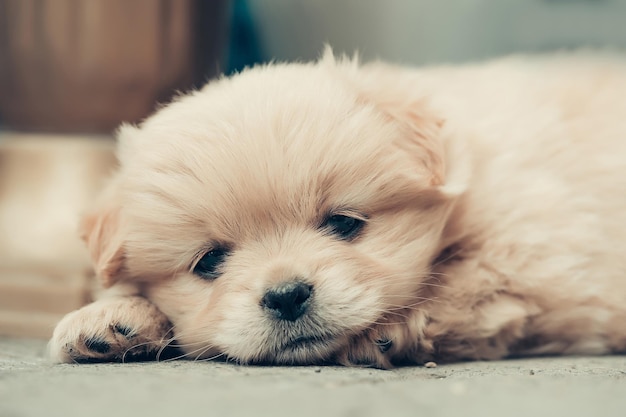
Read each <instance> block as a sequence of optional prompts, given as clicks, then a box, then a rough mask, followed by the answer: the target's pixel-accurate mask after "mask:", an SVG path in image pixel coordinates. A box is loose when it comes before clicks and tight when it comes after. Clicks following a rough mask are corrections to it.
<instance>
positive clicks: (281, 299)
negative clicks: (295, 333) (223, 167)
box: [261, 281, 313, 321]
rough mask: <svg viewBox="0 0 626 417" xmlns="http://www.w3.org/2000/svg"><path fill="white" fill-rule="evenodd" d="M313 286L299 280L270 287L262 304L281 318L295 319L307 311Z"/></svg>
mask: <svg viewBox="0 0 626 417" xmlns="http://www.w3.org/2000/svg"><path fill="white" fill-rule="evenodd" d="M312 288H313V287H312V286H310V285H307V284H305V283H302V282H298V281H293V282H286V283H283V284H280V285H278V286H276V287H274V288H270V289H269V290H268V291H267V292H266V293H265V295H264V296H263V299H262V300H261V305H262V306H263V307H265V308H267V309H269V310H270V311H271V312H272V313H273V314H274V315H275V316H276V318H278V319H280V320H288V321H295V320H296V319H297V318H298V317H300V316H302V315H303V314H304V312H305V311H306V309H307V306H308V304H309V303H307V300H308V299H309V298H310V297H311V290H312Z"/></svg>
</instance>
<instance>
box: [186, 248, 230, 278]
mask: <svg viewBox="0 0 626 417" xmlns="http://www.w3.org/2000/svg"><path fill="white" fill-rule="evenodd" d="M227 255H228V252H227V251H226V249H222V248H217V249H213V250H210V251H208V252H207V253H205V254H204V256H202V258H200V260H199V261H198V263H197V264H196V266H195V267H194V268H193V273H194V274H196V275H198V276H199V277H200V278H204V279H209V280H210V279H215V278H217V277H218V276H219V275H220V271H219V267H220V265H222V263H224V260H225V259H226V256H227Z"/></svg>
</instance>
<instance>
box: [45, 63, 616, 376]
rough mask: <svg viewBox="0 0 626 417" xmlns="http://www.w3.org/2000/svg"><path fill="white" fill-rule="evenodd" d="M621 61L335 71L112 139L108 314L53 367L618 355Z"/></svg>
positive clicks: (271, 69)
mask: <svg viewBox="0 0 626 417" xmlns="http://www.w3.org/2000/svg"><path fill="white" fill-rule="evenodd" d="M625 93H626V60H624V59H623V58H620V57H619V56H617V55H612V54H610V53H577V54H557V55H551V56H541V57H528V56H525V57H524V56H520V57H510V58H505V59H500V60H496V61H493V62H489V63H483V64H477V65H466V66H459V67H435V68H424V69H410V68H400V67H395V66H391V65H387V64H384V63H379V62H376V63H371V64H367V65H360V64H359V63H357V62H356V60H350V59H345V58H342V59H337V58H334V57H333V54H332V52H330V51H327V52H326V53H325V54H324V56H323V57H322V58H321V59H320V60H319V61H318V62H315V63H306V64H271V65H267V66H260V67H255V68H253V69H249V70H246V71H243V72H242V73H241V74H238V75H235V76H233V77H231V78H222V79H220V80H217V81H214V82H211V83H210V84H208V85H207V86H206V87H204V88H203V89H202V90H200V91H195V92H192V93H191V94H188V95H186V96H183V97H180V98H178V99H177V100H176V101H175V102H173V103H171V104H170V105H168V106H166V107H164V108H162V109H161V110H159V111H158V112H157V113H156V114H155V115H154V116H152V117H150V118H149V119H147V120H146V121H145V122H143V123H142V124H141V125H140V126H138V127H134V126H128V125H126V126H122V127H121V129H120V130H119V160H120V164H121V167H120V169H119V171H118V172H117V174H116V175H115V176H114V178H112V180H111V182H110V184H109V186H108V188H107V189H106V190H105V191H104V192H103V194H102V196H101V198H100V200H99V201H98V203H97V204H96V205H95V207H94V209H93V211H91V212H90V213H88V214H87V215H86V216H85V218H84V220H83V225H82V226H83V230H84V238H85V240H86V242H87V245H88V247H89V249H90V251H91V255H92V257H93V263H94V266H95V269H96V272H97V274H98V276H99V277H100V280H101V282H102V284H103V285H104V287H108V288H109V294H108V295H107V296H106V297H104V298H102V299H101V300H99V301H96V302H95V303H93V304H91V305H88V306H86V307H84V308H82V309H80V310H78V311H76V312H74V313H71V314H69V315H68V316H66V317H65V318H64V319H63V320H62V321H61V322H60V323H59V325H58V327H57V328H56V330H55V332H54V336H53V338H52V340H51V342H50V351H51V354H52V356H53V357H54V358H55V359H56V360H58V361H62V362H69V361H78V362H81V361H92V360H113V361H119V360H125V359H128V358H132V357H135V356H137V355H139V356H145V355H148V356H150V355H151V356H152V357H159V355H160V354H161V352H163V351H164V350H165V349H166V348H169V347H176V348H178V349H179V350H180V356H181V357H185V358H190V359H213V358H222V359H226V360H232V361H236V362H238V363H243V364H256V363H263V364H319V363H337V364H345V365H367V366H375V367H380V368H389V367H392V366H397V365H403V364H420V363H423V362H425V361H431V360H435V361H456V360H472V359H483V360H485V359H500V358H506V357H512V356H520V355H545V354H606V353H615V352H623V351H625V350H626V101H625V100H624V94H625Z"/></svg>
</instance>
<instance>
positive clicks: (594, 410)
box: [0, 338, 626, 417]
mask: <svg viewBox="0 0 626 417" xmlns="http://www.w3.org/2000/svg"><path fill="white" fill-rule="evenodd" d="M44 350H45V343H44V342H41V341H33V340H16V339H6V338H4V339H3V338H0V416H1V417H23V416H64V417H73V416H89V417H97V416H107V417H110V416H123V415H135V416H144V415H145V416H192V415H203V416H220V417H226V416H244V415H251V416H271V417H280V416H297V417H303V416H334V415H341V416H355V417H361V416H363V417H366V416H376V417H381V416H393V417H395V416H463V417H465V416H507V417H509V416H524V417H529V416H568V417H576V416H602V417H607V416H620V417H623V416H626V357H619V356H614V357H600V358H542V359H530V360H515V361H504V362H489V363H487V362H478V363H462V364H456V365H447V366H439V367H437V368H432V369H428V368H417V367H415V368H403V369H397V370H393V371H379V370H372V369H349V368H334V367H296V368H274V367H243V366H235V365H230V364H224V363H206V362H189V361H174V362H160V363H134V364H119V365H118V364H94V365H55V364H50V363H48V362H47V361H46V360H45V359H44Z"/></svg>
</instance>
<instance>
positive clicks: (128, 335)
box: [48, 297, 173, 362]
mask: <svg viewBox="0 0 626 417" xmlns="http://www.w3.org/2000/svg"><path fill="white" fill-rule="evenodd" d="M172 336H173V334H172V326H171V324H170V322H169V320H168V319H167V317H166V316H165V315H164V314H163V313H161V312H160V311H159V310H158V309H157V308H156V307H155V306H154V305H153V304H152V303H150V302H149V301H148V300H146V299H145V298H143V297H116V298H109V299H103V300H100V301H96V302H94V303H92V304H89V305H87V306H85V307H83V308H81V309H79V310H76V311H74V312H72V313H69V314H68V315H66V316H65V317H64V318H63V320H61V322H59V324H58V325H57V327H56V328H55V330H54V333H53V335H52V339H51V340H50V342H49V344H48V351H49V354H50V356H51V358H52V359H53V360H55V361H58V362H123V361H129V360H150V359H158V358H157V355H158V354H159V353H160V352H161V351H162V350H164V349H165V348H166V347H167V345H168V343H169V342H171V341H172ZM168 353H170V354H171V351H170V352H168Z"/></svg>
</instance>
